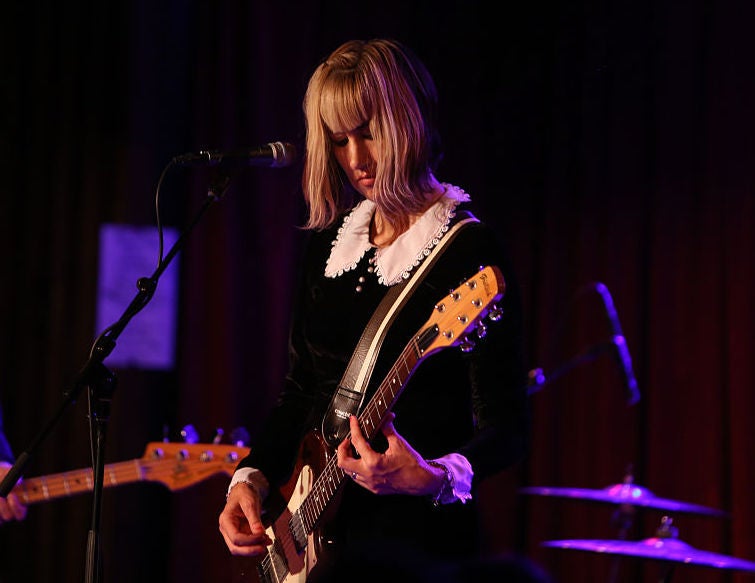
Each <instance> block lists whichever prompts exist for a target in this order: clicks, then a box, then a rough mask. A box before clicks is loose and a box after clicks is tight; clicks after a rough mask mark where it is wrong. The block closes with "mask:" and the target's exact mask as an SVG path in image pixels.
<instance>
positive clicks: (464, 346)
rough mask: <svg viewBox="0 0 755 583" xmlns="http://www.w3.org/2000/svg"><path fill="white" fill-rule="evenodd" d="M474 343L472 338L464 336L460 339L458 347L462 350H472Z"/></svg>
mask: <svg viewBox="0 0 755 583" xmlns="http://www.w3.org/2000/svg"><path fill="white" fill-rule="evenodd" d="M474 347H475V343H474V340H472V339H471V338H469V337H464V340H462V341H461V343H460V344H459V348H460V349H461V351H462V352H472V351H473V350H474Z"/></svg>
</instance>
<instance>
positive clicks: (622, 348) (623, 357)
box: [595, 282, 640, 405]
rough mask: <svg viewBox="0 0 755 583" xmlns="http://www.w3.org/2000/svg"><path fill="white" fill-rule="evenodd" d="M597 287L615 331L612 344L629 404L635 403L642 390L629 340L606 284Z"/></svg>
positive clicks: (612, 330)
mask: <svg viewBox="0 0 755 583" xmlns="http://www.w3.org/2000/svg"><path fill="white" fill-rule="evenodd" d="M595 289H596V291H597V292H598V293H599V294H600V297H601V299H602V300H603V306H604V307H605V311H606V316H607V317H608V323H609V325H610V326H611V332H612V333H613V337H612V338H611V344H612V345H613V347H614V349H615V350H616V357H617V359H618V361H619V368H620V369H621V376H622V379H623V380H624V387H625V389H626V393H627V401H628V404H629V405H634V404H635V403H636V402H637V401H639V400H640V391H639V389H638V388H637V379H636V378H635V377H634V370H632V358H631V357H630V356H629V349H628V348H627V340H626V338H624V333H623V332H622V331H621V324H619V317H618V316H617V315H616V308H615V307H614V305H613V298H612V297H611V293H610V292H609V291H608V288H607V287H606V286H605V285H604V284H602V283H600V282H598V283H596V284H595Z"/></svg>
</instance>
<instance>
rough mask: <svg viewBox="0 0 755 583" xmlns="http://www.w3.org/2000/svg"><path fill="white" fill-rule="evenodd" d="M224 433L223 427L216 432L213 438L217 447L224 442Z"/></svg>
mask: <svg viewBox="0 0 755 583" xmlns="http://www.w3.org/2000/svg"><path fill="white" fill-rule="evenodd" d="M224 433H225V431H223V428H222V427H218V428H217V429H216V430H215V437H213V438H212V443H214V444H215V445H217V444H219V443H220V442H221V441H223V434H224Z"/></svg>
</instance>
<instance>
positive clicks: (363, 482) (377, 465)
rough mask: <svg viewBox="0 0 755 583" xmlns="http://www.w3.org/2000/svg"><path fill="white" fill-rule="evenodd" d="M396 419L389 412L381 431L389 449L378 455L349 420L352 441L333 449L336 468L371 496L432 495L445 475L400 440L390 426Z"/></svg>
mask: <svg viewBox="0 0 755 583" xmlns="http://www.w3.org/2000/svg"><path fill="white" fill-rule="evenodd" d="M395 418H396V415H395V414H394V413H388V417H387V418H386V420H385V423H383V427H382V432H383V435H385V437H386V439H387V441H388V449H386V450H385V452H383V453H379V452H377V451H375V450H374V449H372V448H371V447H370V444H369V443H368V442H367V440H366V439H365V438H364V434H363V433H362V430H361V429H360V428H359V423H358V421H357V418H356V416H354V415H352V416H351V417H350V419H349V427H350V428H351V439H350V440H349V438H346V439H344V440H343V441H342V442H341V444H340V445H339V446H338V449H337V450H336V455H337V458H338V467H339V468H341V469H342V470H343V471H344V472H346V475H347V476H349V477H350V478H351V479H352V480H353V481H354V482H356V483H357V484H359V485H360V486H362V487H363V488H366V489H367V490H369V491H370V492H373V493H374V494H411V495H415V496H424V495H431V494H434V493H435V492H437V490H438V488H439V487H440V485H441V484H442V481H443V480H444V479H445V474H444V473H443V471H442V470H439V469H438V468H434V467H432V466H430V465H428V464H427V462H426V461H425V460H424V458H423V457H422V456H421V455H419V453H417V452H416V451H415V450H414V448H413V447H412V446H411V445H410V444H409V442H407V441H406V440H405V439H404V438H403V437H401V435H400V434H399V433H398V432H397V431H396V428H395V427H394V426H393V421H394V419H395ZM352 446H353V450H352ZM355 453H356V455H354V454H355Z"/></svg>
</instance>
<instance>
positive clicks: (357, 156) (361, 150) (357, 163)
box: [348, 140, 372, 170]
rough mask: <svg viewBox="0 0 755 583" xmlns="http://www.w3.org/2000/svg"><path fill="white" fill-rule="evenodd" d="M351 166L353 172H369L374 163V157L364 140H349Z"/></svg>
mask: <svg viewBox="0 0 755 583" xmlns="http://www.w3.org/2000/svg"><path fill="white" fill-rule="evenodd" d="M348 148H349V150H348V160H349V166H350V167H351V168H352V169H353V170H367V169H368V168H369V167H370V165H371V163H372V156H371V155H370V151H369V149H368V148H367V145H366V144H365V142H364V140H349V145H348Z"/></svg>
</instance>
